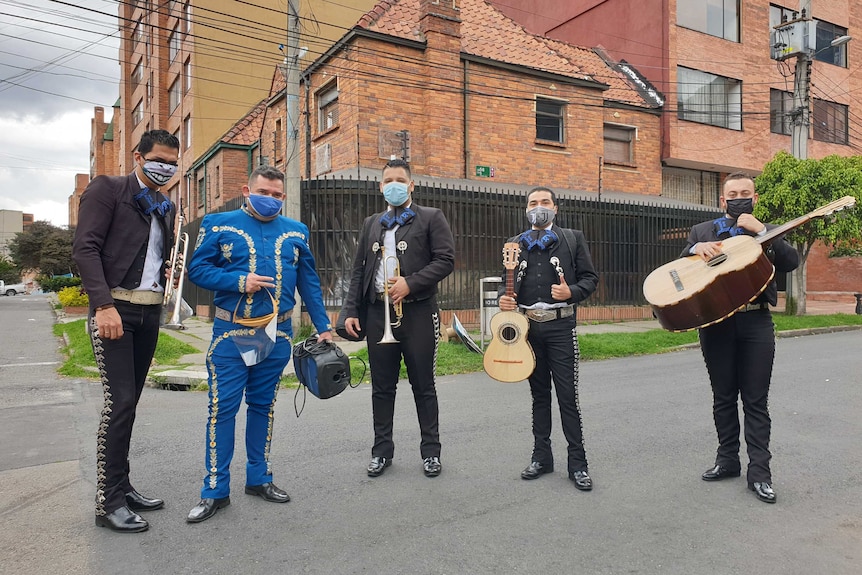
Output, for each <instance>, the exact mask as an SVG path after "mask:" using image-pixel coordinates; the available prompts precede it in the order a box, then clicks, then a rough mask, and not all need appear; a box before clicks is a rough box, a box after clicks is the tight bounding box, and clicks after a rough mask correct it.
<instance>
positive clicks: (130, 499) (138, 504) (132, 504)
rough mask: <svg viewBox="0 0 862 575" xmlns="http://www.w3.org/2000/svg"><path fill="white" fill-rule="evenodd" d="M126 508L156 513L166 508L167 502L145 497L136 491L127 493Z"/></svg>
mask: <svg viewBox="0 0 862 575" xmlns="http://www.w3.org/2000/svg"><path fill="white" fill-rule="evenodd" d="M126 506H127V507H128V508H129V509H131V510H132V511H154V510H156V509H161V508H162V507H164V506H165V502H164V501H162V500H161V499H154V498H151V497H145V496H143V495H141V494H140V493H138V492H137V491H135V490H134V489H133V490H132V491H129V492H128V493H126Z"/></svg>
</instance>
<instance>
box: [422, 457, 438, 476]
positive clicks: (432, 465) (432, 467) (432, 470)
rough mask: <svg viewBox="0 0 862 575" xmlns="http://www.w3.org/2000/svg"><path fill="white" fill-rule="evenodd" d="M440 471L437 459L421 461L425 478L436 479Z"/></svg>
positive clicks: (428, 458) (427, 458)
mask: <svg viewBox="0 0 862 575" xmlns="http://www.w3.org/2000/svg"><path fill="white" fill-rule="evenodd" d="M442 470H443V466H442V465H441V464H440V458H439V457H436V456H432V457H426V458H425V459H424V460H423V461H422V471H424V472H425V477H437V476H438V475H440V472H441V471H442Z"/></svg>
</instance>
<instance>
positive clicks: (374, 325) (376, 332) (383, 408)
mask: <svg viewBox="0 0 862 575" xmlns="http://www.w3.org/2000/svg"><path fill="white" fill-rule="evenodd" d="M402 309H403V313H404V315H403V317H402V318H401V326H400V327H397V328H395V329H394V330H393V334H394V336H395V339H397V340H398V341H399V343H388V344H380V343H378V342H379V341H380V339H381V338H382V337H383V330H384V327H385V326H384V310H385V308H384V304H383V302H382V301H380V300H378V301H376V302H375V303H373V304H369V307H368V319H367V320H366V323H367V324H368V325H367V327H366V326H363V327H364V328H365V329H366V332H367V340H368V360H369V363H370V364H371V366H370V367H371V408H372V412H373V415H374V446H373V447H372V448H371V455H372V457H386V458H391V457H393V456H394V455H395V443H394V442H393V441H392V419H393V417H394V414H395V389H396V386H397V385H398V373H399V371H400V369H401V358H402V357H403V358H404V365H405V366H406V367H407V377H408V379H409V380H410V386H411V387H412V388H413V401H414V402H415V403H416V415H417V417H418V419H419V430H420V432H421V434H422V440H421V443H420V446H419V451H420V454H421V456H422V458H423V459H424V458H426V457H433V456H437V457H439V456H440V433H439V429H438V413H439V409H438V405H437V389H436V387H435V382H434V372H435V370H436V367H437V344H438V342H439V335H438V334H439V332H440V314H439V311H438V309H437V302H436V301H435V300H434V298H429V299H426V300H423V301H419V302H413V303H405V304H403V305H402ZM390 320H391V321H395V316H394V313H393V312H392V308H391V307H390Z"/></svg>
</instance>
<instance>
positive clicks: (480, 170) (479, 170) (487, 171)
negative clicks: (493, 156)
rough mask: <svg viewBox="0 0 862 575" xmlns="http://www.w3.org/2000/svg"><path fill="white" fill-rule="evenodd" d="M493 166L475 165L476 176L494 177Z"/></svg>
mask: <svg viewBox="0 0 862 575" xmlns="http://www.w3.org/2000/svg"><path fill="white" fill-rule="evenodd" d="M494 171H495V170H494V168H492V167H491V166H476V177H477V178H493V177H494Z"/></svg>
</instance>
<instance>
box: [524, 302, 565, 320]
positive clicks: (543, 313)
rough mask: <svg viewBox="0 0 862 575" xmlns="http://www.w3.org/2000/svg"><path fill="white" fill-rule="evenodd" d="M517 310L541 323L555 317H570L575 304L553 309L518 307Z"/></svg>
mask: <svg viewBox="0 0 862 575" xmlns="http://www.w3.org/2000/svg"><path fill="white" fill-rule="evenodd" d="M518 311H519V312H521V313H522V314H524V315H525V316H527V317H528V318H529V319H531V320H533V321H537V322H539V323H543V322H546V321H552V320H555V319H562V318H564V317H572V316H573V315H575V306H573V305H567V306H566V307H555V308H553V309H524V308H518Z"/></svg>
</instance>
